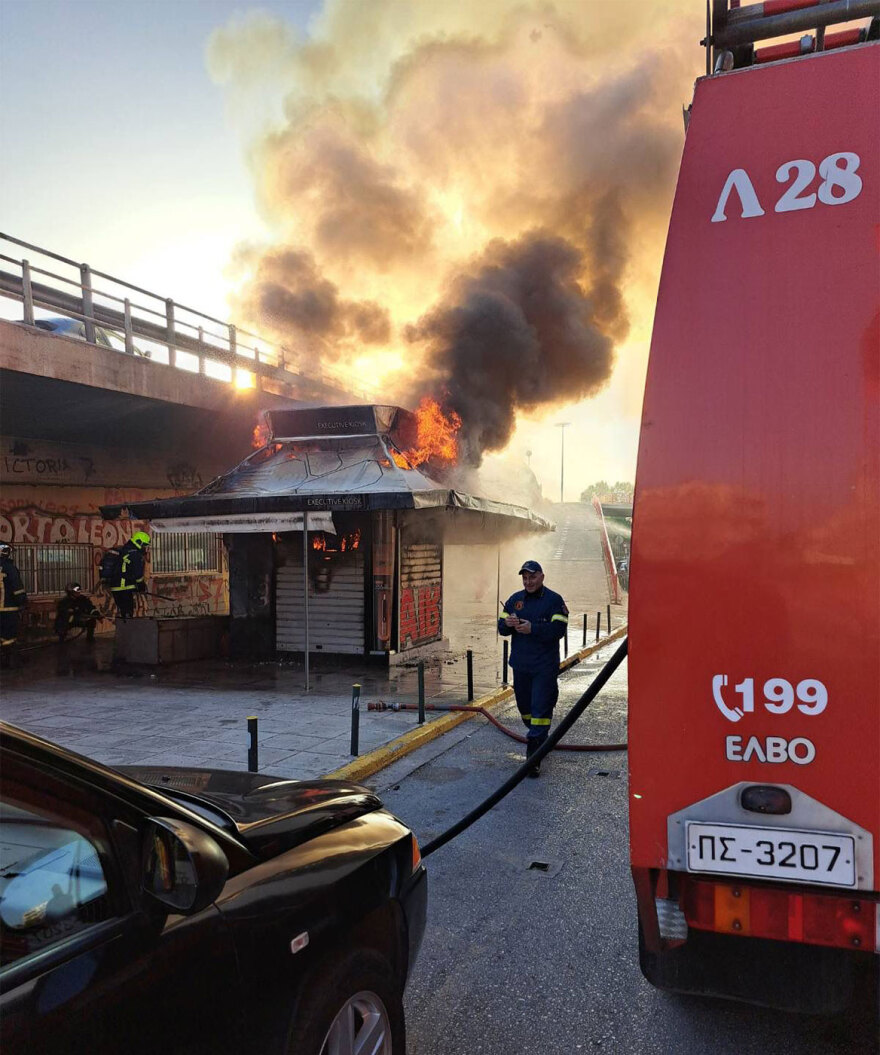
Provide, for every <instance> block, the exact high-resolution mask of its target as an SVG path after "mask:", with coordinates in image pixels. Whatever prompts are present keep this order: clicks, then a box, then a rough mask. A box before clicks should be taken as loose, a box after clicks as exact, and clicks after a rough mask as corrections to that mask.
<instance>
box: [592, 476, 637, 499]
mask: <svg viewBox="0 0 880 1055" xmlns="http://www.w3.org/2000/svg"><path fill="white" fill-rule="evenodd" d="M632 493H633V485H632V484H631V483H629V482H628V481H627V480H618V481H617V482H616V483H615V484H609V483H608V481H607V480H597V481H596V482H595V483H594V484H590V486H589V487H588V488H587V489H586V490H585V491H582V492H581V501H582V502H589V501H590V500H591V499H592V498H593V496H594V495H595V496H596V497H597V498H598V499H599V500H600V501H603V500H604V501H608V500H609V499H611V498H613V496H615V495H619V496H621V498H619V499H617V500H618V501H622V500H624V497H623V496H626V498H627V499H628V500H629V501H632Z"/></svg>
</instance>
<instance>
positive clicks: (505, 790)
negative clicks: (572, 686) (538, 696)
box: [422, 638, 627, 857]
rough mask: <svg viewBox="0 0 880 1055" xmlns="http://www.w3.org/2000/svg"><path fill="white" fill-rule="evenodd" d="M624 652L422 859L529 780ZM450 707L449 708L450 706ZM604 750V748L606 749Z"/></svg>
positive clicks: (620, 651)
mask: <svg viewBox="0 0 880 1055" xmlns="http://www.w3.org/2000/svg"><path fill="white" fill-rule="evenodd" d="M626 651H627V639H626V638H624V639H623V641H621V643H620V645H618V647H617V648H616V649H615V652H614V655H613V656H612V657H611V658H610V659H609V660H608V662H607V663H606V664H605V666H604V667H603V668H602V669H601V670H600V671H599V674H598V675H597V677H596V680H595V681H593V682H592V684H591V685H590V686H589V688H588V689H587V690H586V692H584V693H583V695H582V696H581V697H580V699H579V700H578V701H577V703H576V704H575V705H574V706H573V707H572V709H571V710H570V711H569V712H568V714H567V715H566V716H565V717H564V718H563V719H562V721H561V722H560V723H559V725H558V726H557V728H556V730H555V731H554V732H552V733H551V734H550V736H548V737H547V739H546V740H545V741H544V743H543V744H541V746H540V747H539V748H538V750H537V751H536V752H535V753H534V754H533V755H532V757H531V758H529V759H527V760H526V761H525V762H524V763H523V764H522V765H521V766H520V767H519V768H518V769H517V770H516V772H515V773H513V775H512V776H510V777H509V778H508V779H507V780H506V781H505V782H504V783H503V784H502V785H501V787H500V788H498V789H497V790H496V791H494V792H493V793H492V794H491V795H490V796H489V797H488V798H487V799H484V800H483V801H482V802H481V803H480V804H479V806H477V807H476V808H475V809H473V810H471V812H470V813H468V814H467V816H465V817H462V819H461V820H460V821H458V822H457V823H456V824H453V825H452V827H451V828H447V829H446V831H445V832H441V833H440V835H438V836H437V837H436V838H434V839H431V841H430V842H428V843H426V844H425V845H424V846H423V847H422V857H427V856H428V855H429V854H432V853H433V852H434V851H435V850H439V849H440V847H441V846H445V845H446V843H448V842H449V841H450V840H451V839H454V838H455V837H456V836H457V835H460V834H461V833H462V832H463V831H465V829H467V828H470V826H471V825H472V824H474V823H475V822H476V821H478V820H479V819H480V818H481V817H482V816H483V815H484V814H485V813H488V812H489V810H491V809H492V807H493V806H495V805H497V804H498V803H499V802H500V801H501V800H502V799H503V798H505V797H506V796H507V795H509V794H510V792H511V791H513V789H514V788H515V787H516V786H517V784H519V783H520V781H522V780H523V779H524V778H525V777H526V776H528V773H529V770H530V769H533V768H534V767H535V766H537V765H540V763H541V761H542V760H543V759H544V758H545V757H546V756H547V755H549V754H550V752H551V751H552V750H553V749H554V747H556V745H557V744H558V743H559V741H560V740H561V739H562V738H563V736H565V734H566V733H567V732H568V730H569V729H570V728H571V727H572V726H573V725H574V723H575V722H576V721H577V720H578V718H580V716H581V715H582V714H583V713H584V711H585V710H586V709H587V708H588V707H589V706H590V704H591V703H592V702H593V700H594V699H595V698H596V697H597V696H598V695H599V693H600V692H601V691H602V689H603V688H604V687H605V685H606V684H607V683H608V681H609V679H610V678H611V675H612V674H613V673H614V672H615V671H616V670H617V668H618V667H619V666H620V664H621V663H622V662H623V661H624V659H625V658H626ZM450 706H451V705H450ZM464 709H466V710H479V709H481V708H464ZM606 750H607V748H606Z"/></svg>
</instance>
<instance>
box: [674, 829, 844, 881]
mask: <svg viewBox="0 0 880 1055" xmlns="http://www.w3.org/2000/svg"><path fill="white" fill-rule="evenodd" d="M687 867H688V871H689V872H719V873H722V874H725V875H739V876H760V877H761V878H763V879H788V880H792V881H796V882H799V883H827V884H829V885H830V886H850V887H854V886H855V885H856V867H855V840H854V839H853V837H852V836H851V835H831V834H829V833H826V832H806V831H792V830H788V829H785V828H751V827H745V826H741V825H738V824H703V823H697V822H695V821H689V822H688V825H687Z"/></svg>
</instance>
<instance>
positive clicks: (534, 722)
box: [532, 718, 553, 725]
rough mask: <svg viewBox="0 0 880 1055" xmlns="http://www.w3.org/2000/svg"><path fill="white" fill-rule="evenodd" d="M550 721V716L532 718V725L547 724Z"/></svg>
mask: <svg viewBox="0 0 880 1055" xmlns="http://www.w3.org/2000/svg"><path fill="white" fill-rule="evenodd" d="M552 721H553V719H552V718H533V719H532V725H549V724H550V723H551V722H552Z"/></svg>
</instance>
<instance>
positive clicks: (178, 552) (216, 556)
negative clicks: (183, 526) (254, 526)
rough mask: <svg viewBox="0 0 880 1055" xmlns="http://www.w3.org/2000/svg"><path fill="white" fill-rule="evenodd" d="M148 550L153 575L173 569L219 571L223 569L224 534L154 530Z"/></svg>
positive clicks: (169, 572) (179, 570) (170, 572)
mask: <svg viewBox="0 0 880 1055" xmlns="http://www.w3.org/2000/svg"><path fill="white" fill-rule="evenodd" d="M151 550H152V553H151V554H150V571H151V573H152V574H153V575H169V574H174V573H175V572H181V573H182V572H199V571H211V572H219V571H222V569H223V536H222V535H215V534H213V533H212V532H210V531H200V532H194V533H192V534H188V533H186V532H183V531H168V532H165V531H163V532H161V533H160V532H154V534H153V542H152V546H151Z"/></svg>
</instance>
